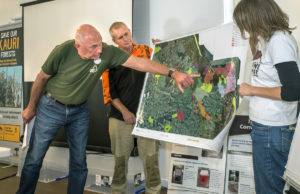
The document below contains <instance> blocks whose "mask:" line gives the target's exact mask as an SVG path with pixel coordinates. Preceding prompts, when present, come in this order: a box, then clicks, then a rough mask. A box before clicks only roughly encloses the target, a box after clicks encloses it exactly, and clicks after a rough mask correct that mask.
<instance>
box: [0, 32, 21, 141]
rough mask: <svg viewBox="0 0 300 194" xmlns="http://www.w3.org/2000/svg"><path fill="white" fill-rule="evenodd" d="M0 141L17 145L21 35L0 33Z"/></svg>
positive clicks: (19, 118) (18, 134)
mask: <svg viewBox="0 0 300 194" xmlns="http://www.w3.org/2000/svg"><path fill="white" fill-rule="evenodd" d="M0 91H1V92H0V126H1V132H2V134H1V135H0V136H1V137H2V138H1V139H0V140H5V141H13V142H19V141H20V127H21V126H22V115H21V113H22V109H23V108H22V106H23V105H22V101H23V32H22V28H21V27H7V29H5V30H1V31H0Z"/></svg>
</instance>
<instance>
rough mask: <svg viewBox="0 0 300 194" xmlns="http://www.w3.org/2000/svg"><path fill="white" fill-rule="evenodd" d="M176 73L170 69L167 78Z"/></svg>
mask: <svg viewBox="0 0 300 194" xmlns="http://www.w3.org/2000/svg"><path fill="white" fill-rule="evenodd" d="M175 71H176V69H174V68H170V70H169V73H168V77H172V74H173V73H174V72H175Z"/></svg>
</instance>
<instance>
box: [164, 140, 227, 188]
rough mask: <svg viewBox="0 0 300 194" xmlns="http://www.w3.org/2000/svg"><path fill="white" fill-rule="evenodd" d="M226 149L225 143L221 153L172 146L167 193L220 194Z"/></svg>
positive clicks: (223, 176) (223, 177) (222, 184)
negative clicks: (194, 193) (195, 193)
mask: <svg viewBox="0 0 300 194" xmlns="http://www.w3.org/2000/svg"><path fill="white" fill-rule="evenodd" d="M226 147H227V146H226V142H225V143H224V146H223V147H222V149H221V151H220V152H215V151H212V150H205V149H199V148H191V147H186V146H181V145H176V144H173V148H172V151H171V165H170V169H169V178H168V180H169V182H168V191H173V193H181V192H183V191H189V192H197V193H199V192H201V193H202V192H203V193H214V194H217V193H218V194H222V193H223V192H224V179H225V164H226V150H227V148H226ZM175 191H176V192H175Z"/></svg>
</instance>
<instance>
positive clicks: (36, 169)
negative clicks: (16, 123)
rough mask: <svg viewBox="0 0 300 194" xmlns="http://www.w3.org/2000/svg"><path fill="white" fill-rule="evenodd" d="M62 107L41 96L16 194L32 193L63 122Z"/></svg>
mask: <svg viewBox="0 0 300 194" xmlns="http://www.w3.org/2000/svg"><path fill="white" fill-rule="evenodd" d="M63 113H64V109H62V108H60V107H59V106H58V104H56V103H55V101H54V100H52V99H49V98H47V97H46V96H45V95H43V96H41V99H40V102H39V105H38V110H37V114H36V119H35V123H34V126H33V129H32V134H31V138H30V143H29V149H28V152H27V155H26V158H25V162H24V166H23V169H22V173H21V180H20V186H19V190H18V191H17V193H18V194H21V193H24V194H25V193H26V194H33V193H34V191H35V188H36V184H37V181H38V178H39V173H40V169H41V166H42V163H43V159H44V157H45V154H46V152H47V150H48V148H49V145H50V143H51V141H52V140H53V139H54V137H55V136H56V134H57V131H58V129H59V128H60V127H61V126H62V125H63V123H64V114H63Z"/></svg>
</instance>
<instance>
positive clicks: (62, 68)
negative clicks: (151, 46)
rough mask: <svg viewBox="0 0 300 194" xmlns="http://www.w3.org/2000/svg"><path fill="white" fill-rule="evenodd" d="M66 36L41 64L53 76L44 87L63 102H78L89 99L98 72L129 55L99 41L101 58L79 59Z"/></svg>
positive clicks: (97, 77)
mask: <svg viewBox="0 0 300 194" xmlns="http://www.w3.org/2000/svg"><path fill="white" fill-rule="evenodd" d="M74 44H75V41H74V40H69V41H66V42H64V43H62V44H61V45H58V46H56V47H55V48H54V49H53V51H52V52H51V53H50V55H49V56H48V58H47V60H46V61H45V63H44V64H43V66H42V70H43V71H44V72H45V73H46V74H48V75H52V77H51V78H50V79H49V80H48V82H47V85H46V88H45V90H46V91H47V92H49V93H51V95H52V96H53V98H55V99H56V100H58V101H60V102H62V103H64V104H80V103H83V102H84V101H86V100H87V99H88V97H89V96H90V94H91V92H92V90H93V89H94V87H95V85H96V83H97V82H98V80H99V78H100V76H101V75H102V73H103V72H104V71H105V70H106V69H107V68H113V67H116V66H119V65H122V64H123V63H125V62H126V61H127V59H128V58H129V56H130V55H129V54H128V53H126V52H125V51H123V50H121V49H119V48H116V47H114V46H111V45H107V44H105V43H103V44H102V47H103V48H102V53H101V55H100V59H101V62H100V63H99V64H96V63H95V62H94V60H93V59H82V58H80V56H79V55H78V52H77V49H76V48H75V46H74Z"/></svg>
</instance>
